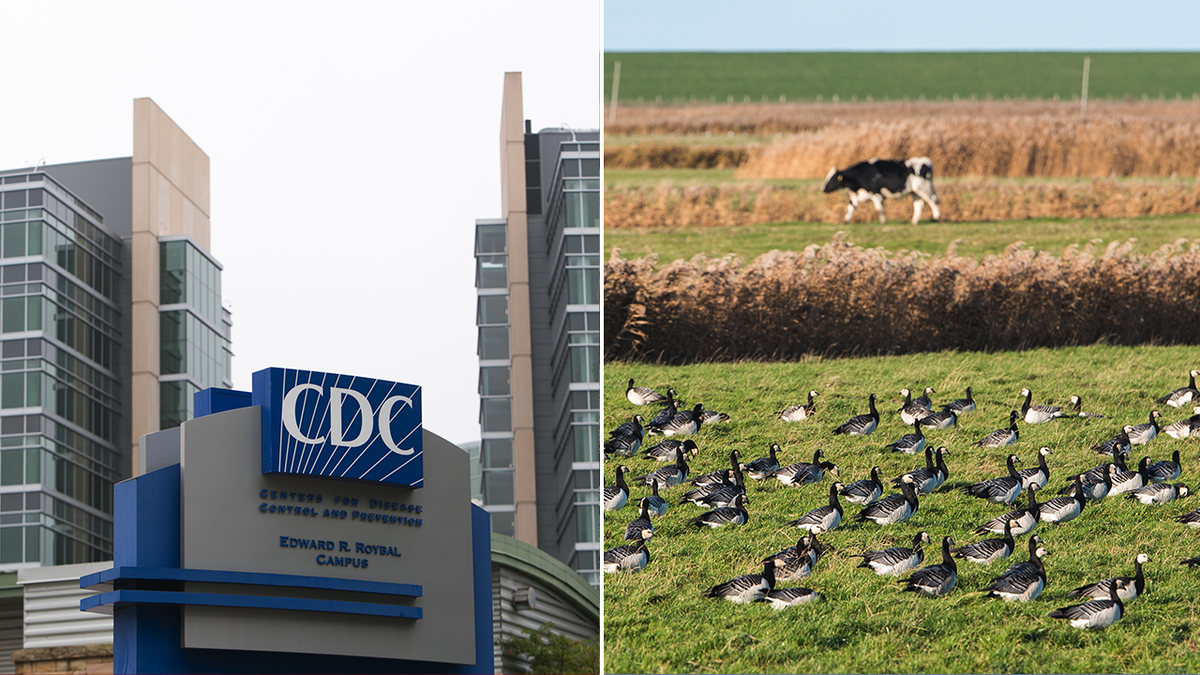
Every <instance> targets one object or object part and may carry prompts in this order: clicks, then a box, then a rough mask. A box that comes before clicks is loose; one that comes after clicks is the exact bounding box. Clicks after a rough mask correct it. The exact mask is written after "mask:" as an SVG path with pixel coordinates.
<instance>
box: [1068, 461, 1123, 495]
mask: <svg viewBox="0 0 1200 675" xmlns="http://www.w3.org/2000/svg"><path fill="white" fill-rule="evenodd" d="M1110 467H1111V468H1110ZM1101 468H1102V469H1103V472H1102V473H1101V475H1102V476H1103V478H1101V479H1100V480H1099V481H1092V480H1090V479H1089V474H1091V470H1089V471H1088V472H1087V473H1082V474H1079V478H1080V481H1079V486H1080V487H1081V488H1082V489H1083V498H1084V499H1086V500H1088V501H1098V500H1100V499H1104V498H1105V497H1107V496H1108V491H1109V490H1110V489H1112V475H1113V473H1115V472H1116V470H1117V469H1116V465H1115V464H1102V465H1101ZM1073 490H1075V483H1074V482H1072V483H1069V484H1068V485H1067V486H1066V487H1064V488H1063V489H1061V490H1059V491H1058V494H1060V495H1069V494H1071V492H1072V491H1073Z"/></svg>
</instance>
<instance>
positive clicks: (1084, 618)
mask: <svg viewBox="0 0 1200 675" xmlns="http://www.w3.org/2000/svg"><path fill="white" fill-rule="evenodd" d="M1120 588H1121V583H1120V582H1117V583H1116V584H1114V585H1113V586H1112V587H1111V589H1110V591H1109V594H1108V598H1107V599H1105V600H1088V601H1087V602H1085V603H1083V604H1082V605H1071V606H1070V607H1060V608H1059V609H1056V610H1054V611H1053V612H1050V618H1052V619H1066V620H1067V621H1069V622H1070V623H1071V625H1072V626H1074V627H1076V628H1107V627H1108V626H1111V625H1112V624H1113V623H1115V622H1116V621H1119V620H1120V619H1121V617H1122V616H1123V615H1124V614H1125V605H1124V603H1122V602H1121V598H1120V597H1119V596H1118V593H1119V591H1120Z"/></svg>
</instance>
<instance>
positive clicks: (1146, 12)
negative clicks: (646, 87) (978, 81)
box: [604, 0, 1200, 51]
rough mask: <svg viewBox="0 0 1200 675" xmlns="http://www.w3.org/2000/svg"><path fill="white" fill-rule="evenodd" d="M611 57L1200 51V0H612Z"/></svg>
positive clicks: (608, 16)
mask: <svg viewBox="0 0 1200 675" xmlns="http://www.w3.org/2000/svg"><path fill="white" fill-rule="evenodd" d="M604 21H605V25H604V48H605V50H607V51H1085V50H1092V51H1196V50H1197V49H1200V33H1197V25H1198V24H1200V2H1197V1H1196V0H1143V1H1141V2H1130V1H1129V0H1003V1H1002V2H976V1H972V0H919V1H917V2H897V1H896V0H855V1H853V2H833V1H831V0H746V1H744V2H730V1H729V0H687V1H684V0H607V1H606V2H605V3H604Z"/></svg>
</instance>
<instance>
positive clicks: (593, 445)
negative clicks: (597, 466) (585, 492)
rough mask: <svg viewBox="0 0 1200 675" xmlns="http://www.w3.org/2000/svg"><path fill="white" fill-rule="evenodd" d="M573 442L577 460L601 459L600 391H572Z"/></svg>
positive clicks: (591, 460)
mask: <svg viewBox="0 0 1200 675" xmlns="http://www.w3.org/2000/svg"><path fill="white" fill-rule="evenodd" d="M571 443H572V449H573V450H574V461H576V462H599V461H600V392H599V391H596V390H591V391H573V392H571Z"/></svg>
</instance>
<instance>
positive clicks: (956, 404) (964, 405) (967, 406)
mask: <svg viewBox="0 0 1200 675" xmlns="http://www.w3.org/2000/svg"><path fill="white" fill-rule="evenodd" d="M974 409H975V397H974V395H973V394H972V393H971V388H970V387H967V397H966V398H959V399H955V400H953V401H951V402H950V403H947V404H946V405H944V406H942V410H943V411H949V412H956V413H965V412H971V411H972V410H974Z"/></svg>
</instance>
